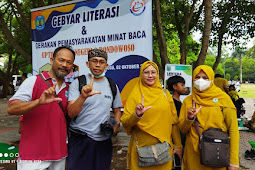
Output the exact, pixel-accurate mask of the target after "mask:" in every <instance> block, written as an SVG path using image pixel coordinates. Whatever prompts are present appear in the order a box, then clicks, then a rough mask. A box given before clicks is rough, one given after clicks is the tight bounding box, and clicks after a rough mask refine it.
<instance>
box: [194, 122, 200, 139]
mask: <svg viewBox="0 0 255 170" xmlns="http://www.w3.org/2000/svg"><path fill="white" fill-rule="evenodd" d="M194 123H195V128H196V130H197V134H198V136H199V137H200V130H199V122H198V120H197V118H195V122H194Z"/></svg>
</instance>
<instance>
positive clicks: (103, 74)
mask: <svg viewBox="0 0 255 170" xmlns="http://www.w3.org/2000/svg"><path fill="white" fill-rule="evenodd" d="M105 72H106V70H105V71H104V72H103V73H102V74H100V75H98V76H96V75H94V74H93V73H92V72H91V71H90V70H89V74H90V75H93V76H94V77H95V78H100V77H103V76H105Z"/></svg>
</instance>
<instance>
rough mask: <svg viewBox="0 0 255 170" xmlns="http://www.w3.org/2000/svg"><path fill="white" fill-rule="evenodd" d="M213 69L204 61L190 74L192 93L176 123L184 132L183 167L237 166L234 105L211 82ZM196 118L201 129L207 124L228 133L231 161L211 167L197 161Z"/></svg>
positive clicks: (230, 169)
mask: <svg viewBox="0 0 255 170" xmlns="http://www.w3.org/2000/svg"><path fill="white" fill-rule="evenodd" d="M213 80H214V71H213V69H212V68H211V67H209V66H206V65H200V66H198V67H197V68H196V69H195V70H194V71H193V75H192V81H193V88H192V94H191V95H190V96H188V97H186V98H185V99H184V101H183V104H182V107H181V112H180V117H179V127H180V130H181V132H182V133H186V142H185V148H184V156H183V164H182V165H183V167H182V168H183V170H187V169H188V170H189V169H192V170H193V169H194V170H200V169H201V170H212V169H213V170H226V168H227V169H228V170H238V169H239V155H238V154H239V130H238V124H237V120H236V108H235V106H234V104H233V102H232V100H231V99H230V97H229V96H228V95H227V94H226V93H225V92H223V91H222V90H221V89H219V88H218V87H216V86H215V85H214V81H213ZM195 119H197V120H198V122H199V130H200V133H202V132H203V131H205V130H207V129H208V128H220V129H222V131H224V132H227V133H228V134H229V137H230V165H229V166H228V167H224V168H212V167H209V166H205V165H202V164H201V163H200V150H199V136H198V134H197V131H196V127H195Z"/></svg>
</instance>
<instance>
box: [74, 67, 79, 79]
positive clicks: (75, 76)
mask: <svg viewBox="0 0 255 170" xmlns="http://www.w3.org/2000/svg"><path fill="white" fill-rule="evenodd" d="M73 73H74V79H77V78H78V77H79V70H78V67H77V66H74V72H73Z"/></svg>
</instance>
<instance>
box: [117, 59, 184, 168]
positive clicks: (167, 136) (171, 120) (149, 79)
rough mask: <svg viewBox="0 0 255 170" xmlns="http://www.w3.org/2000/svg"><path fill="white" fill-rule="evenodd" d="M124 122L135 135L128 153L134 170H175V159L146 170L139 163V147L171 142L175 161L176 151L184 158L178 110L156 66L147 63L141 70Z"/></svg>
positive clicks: (127, 128)
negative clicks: (173, 165) (162, 83)
mask: <svg viewBox="0 0 255 170" xmlns="http://www.w3.org/2000/svg"><path fill="white" fill-rule="evenodd" d="M121 122H122V124H123V126H124V128H125V130H126V132H127V134H128V135H131V139H130V143H129V147H128V153H127V163H128V167H129V169H130V170H141V169H146V170H171V167H172V158H170V160H168V162H166V163H163V164H160V165H153V166H148V167H142V166H141V165H139V163H138V153H137V146H136V144H137V145H138V147H144V146H151V145H155V144H159V143H164V142H167V143H168V145H170V146H169V147H167V148H168V152H169V153H170V155H171V157H172V156H173V149H174V152H175V153H176V154H178V155H179V156H180V157H181V153H182V149H181V148H182V145H181V140H180V132H179V130H178V126H177V123H178V117H177V113H176V108H175V105H174V101H173V98H172V96H171V95H170V93H169V92H168V91H166V92H165V93H164V92H163V90H162V87H161V84H160V82H159V69H158V66H157V65H156V64H155V63H154V62H152V61H146V62H145V63H143V65H142V66H141V69H140V76H139V78H138V82H137V84H136V85H135V87H134V88H133V90H132V92H131V93H130V95H129V97H128V99H127V102H126V105H125V108H124V112H123V116H122V117H121ZM172 137H173V140H174V143H175V145H173V144H172ZM136 142H137V143H136Z"/></svg>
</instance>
